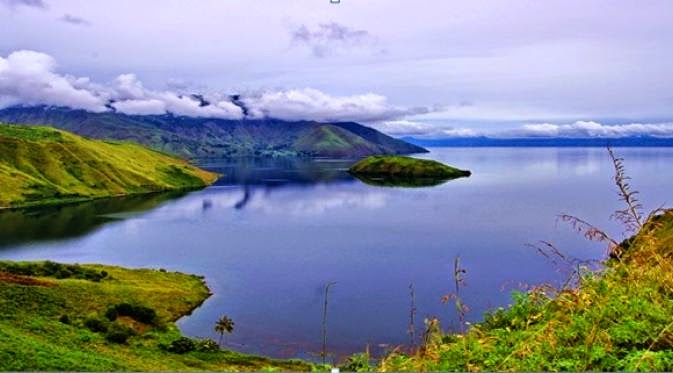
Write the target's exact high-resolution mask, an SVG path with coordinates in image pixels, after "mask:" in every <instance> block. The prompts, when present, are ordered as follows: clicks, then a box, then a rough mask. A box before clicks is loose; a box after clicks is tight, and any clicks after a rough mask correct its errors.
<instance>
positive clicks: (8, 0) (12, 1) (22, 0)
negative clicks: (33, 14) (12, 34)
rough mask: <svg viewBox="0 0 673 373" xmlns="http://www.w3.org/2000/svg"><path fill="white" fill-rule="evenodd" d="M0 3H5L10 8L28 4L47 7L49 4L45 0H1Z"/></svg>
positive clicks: (32, 6) (34, 6)
mask: <svg viewBox="0 0 673 373" xmlns="http://www.w3.org/2000/svg"><path fill="white" fill-rule="evenodd" d="M0 4H4V5H6V6H8V7H10V8H14V7H17V6H26V7H31V8H40V9H47V4H46V3H45V2H44V1H43V0H0Z"/></svg>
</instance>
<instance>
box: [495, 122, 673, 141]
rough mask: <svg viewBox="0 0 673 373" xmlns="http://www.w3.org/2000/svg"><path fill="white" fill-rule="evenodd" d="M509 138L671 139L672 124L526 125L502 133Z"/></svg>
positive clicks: (587, 123) (672, 135)
mask: <svg viewBox="0 0 673 373" xmlns="http://www.w3.org/2000/svg"><path fill="white" fill-rule="evenodd" d="M503 135H505V136H510V137H518V136H521V137H570V138H596V137H597V138H617V137H638V136H653V137H673V123H628V124H616V125H605V124H601V123H598V122H593V121H577V122H574V123H571V124H552V123H540V124H526V125H523V126H522V127H521V128H519V129H515V130H512V131H509V132H508V133H507V132H506V133H503Z"/></svg>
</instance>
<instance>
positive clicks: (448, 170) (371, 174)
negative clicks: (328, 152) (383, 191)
mask: <svg viewBox="0 0 673 373" xmlns="http://www.w3.org/2000/svg"><path fill="white" fill-rule="evenodd" d="M349 172H350V173H351V174H353V175H356V176H363V177H366V178H370V179H371V178H382V179H383V180H384V181H385V180H388V179H390V180H409V179H434V180H446V179H454V178H458V177H465V176H470V175H471V173H470V171H465V170H459V169H457V168H454V167H451V166H447V165H445V164H443V163H440V162H437V161H433V160H428V159H417V158H411V157H403V156H387V155H381V156H371V157H367V158H365V159H363V160H361V161H359V162H357V163H356V164H354V165H353V166H352V167H351V168H350V170H349ZM411 184H412V185H413V184H414V183H413V182H412V183H411Z"/></svg>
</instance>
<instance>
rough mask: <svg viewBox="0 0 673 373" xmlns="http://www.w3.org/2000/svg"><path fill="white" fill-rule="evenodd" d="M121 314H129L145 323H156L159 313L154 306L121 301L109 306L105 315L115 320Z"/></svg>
mask: <svg viewBox="0 0 673 373" xmlns="http://www.w3.org/2000/svg"><path fill="white" fill-rule="evenodd" d="M119 316H128V317H131V318H132V319H134V320H136V321H140V322H141V323H145V324H154V323H155V322H156V320H157V313H156V311H154V310H153V309H152V308H149V307H145V306H140V305H136V304H129V303H119V304H116V305H114V306H110V307H108V309H107V311H105V317H107V318H108V320H110V321H114V320H116V319H117V317H119Z"/></svg>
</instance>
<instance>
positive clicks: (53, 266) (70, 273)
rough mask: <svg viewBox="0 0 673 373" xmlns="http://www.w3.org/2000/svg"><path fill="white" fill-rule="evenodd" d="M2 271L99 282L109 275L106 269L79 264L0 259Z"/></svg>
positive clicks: (0, 269)
mask: <svg viewBox="0 0 673 373" xmlns="http://www.w3.org/2000/svg"><path fill="white" fill-rule="evenodd" d="M0 272H6V273H11V274H14V275H22V276H38V277H55V278H58V279H65V278H76V279H81V280H89V281H94V282H98V281H101V280H102V279H104V278H106V277H107V276H108V273H107V272H106V271H96V270H92V269H89V268H85V267H83V266H80V265H78V264H60V263H54V262H51V261H48V260H47V261H44V262H27V263H16V262H8V261H0Z"/></svg>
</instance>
